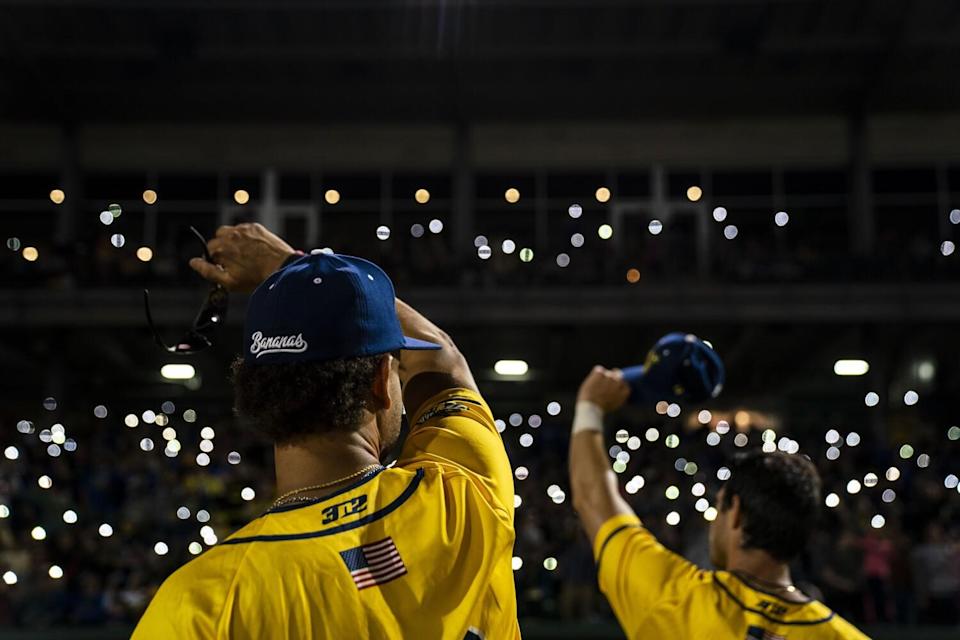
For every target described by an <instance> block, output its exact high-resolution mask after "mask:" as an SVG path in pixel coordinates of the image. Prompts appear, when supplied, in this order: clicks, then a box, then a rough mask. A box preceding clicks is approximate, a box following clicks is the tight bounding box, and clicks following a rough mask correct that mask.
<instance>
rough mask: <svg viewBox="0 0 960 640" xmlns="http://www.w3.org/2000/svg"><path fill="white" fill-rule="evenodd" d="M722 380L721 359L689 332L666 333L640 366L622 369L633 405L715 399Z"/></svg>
mask: <svg viewBox="0 0 960 640" xmlns="http://www.w3.org/2000/svg"><path fill="white" fill-rule="evenodd" d="M725 378H726V372H725V369H724V366H723V361H722V360H721V359H720V356H719V355H718V354H717V352H716V351H714V350H713V347H711V346H710V345H708V344H707V343H706V342H704V341H703V340H701V339H700V338H698V337H697V336H695V335H693V334H692V333H679V332H676V333H668V334H667V335H665V336H663V337H662V338H660V340H658V341H657V343H656V344H655V345H653V348H652V349H650V351H649V352H648V353H647V359H646V362H645V363H644V364H643V365H642V366H636V367H626V368H624V369H623V379H624V380H625V381H626V382H627V384H629V385H630V402H631V403H633V404H652V403H655V402H659V401H661V400H666V401H671V402H701V401H703V400H707V399H708V398H716V397H717V396H719V395H720V392H721V391H722V390H723V383H724V380H725Z"/></svg>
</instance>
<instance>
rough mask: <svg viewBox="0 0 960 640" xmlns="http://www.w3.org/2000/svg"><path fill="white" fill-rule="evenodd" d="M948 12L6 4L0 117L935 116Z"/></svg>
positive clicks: (942, 99)
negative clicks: (920, 113)
mask: <svg viewBox="0 0 960 640" xmlns="http://www.w3.org/2000/svg"><path fill="white" fill-rule="evenodd" d="M958 68H960V2H957V1H956V0H928V1H912V0H899V1H895V0H888V1H883V2H880V1H876V2H873V1H866V0H861V1H853V0H844V1H838V0H775V1H755V0H716V1H712V0H639V1H635V2H626V1H622V2H616V1H604V0H591V1H588V2H571V1H553V2H541V1H531V0H526V1H524V0H511V1H491V0H474V1H462V0H448V1H443V0H419V1H405V2H399V1H398V2H370V1H362V0H348V1H340V2H314V1H308V0H263V1H252V0H201V1H190V2H186V1H180V0H175V1H165V2H147V1H144V0H123V1H120V0H115V1H113V2H105V1H74V2H70V1H67V0H60V1H55V0H20V1H9V0H7V1H0V119H7V120H38V119H39V120H55V121H81V122H83V121H96V120H112V121H116V120H124V121H140V120H153V121H170V120H193V121H197V120H207V121H209V120H214V119H215V120H217V121H223V120H277V119H293V120H304V121H307V120H309V121H331V120H332V121H340V120H381V121H391V120H444V121H470V120H532V119H543V118H634V117H643V116H673V115H691V116H707V117H716V116H724V115H730V114H739V115H743V114H754V113H756V114H761V113H762V114H791V113H804V114H809V113H828V112H829V113H851V112H856V111H858V110H865V111H869V112H876V111H896V110H946V109H956V108H957V107H958V106H960V83H958V82H956V72H957V69H958Z"/></svg>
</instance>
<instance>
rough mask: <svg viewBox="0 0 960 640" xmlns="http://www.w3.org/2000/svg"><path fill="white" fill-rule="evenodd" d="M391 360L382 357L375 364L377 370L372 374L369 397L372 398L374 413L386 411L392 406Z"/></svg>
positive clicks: (385, 356) (386, 356) (387, 357)
mask: <svg viewBox="0 0 960 640" xmlns="http://www.w3.org/2000/svg"><path fill="white" fill-rule="evenodd" d="M392 361H393V358H391V357H390V356H389V355H384V356H382V357H381V358H380V360H379V362H377V369H376V371H375V372H374V374H373V385H372V386H371V387H370V395H371V396H373V400H374V402H375V406H374V407H373V409H374V410H375V411H382V410H387V409H389V408H390V407H391V405H392V404H393V403H392V401H391V400H390V375H391V373H392V371H391V366H392Z"/></svg>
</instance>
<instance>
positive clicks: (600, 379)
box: [570, 366, 866, 640]
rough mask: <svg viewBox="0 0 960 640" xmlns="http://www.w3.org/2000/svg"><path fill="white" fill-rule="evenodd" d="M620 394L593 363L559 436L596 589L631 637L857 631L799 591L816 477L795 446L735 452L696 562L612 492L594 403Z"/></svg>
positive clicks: (600, 413) (615, 404)
mask: <svg viewBox="0 0 960 640" xmlns="http://www.w3.org/2000/svg"><path fill="white" fill-rule="evenodd" d="M629 394H630V389H629V387H628V385H627V384H626V383H625V382H624V380H623V375H622V373H621V372H620V371H619V370H608V369H604V368H603V367H599V366H597V367H595V368H594V369H593V371H591V372H590V374H589V375H588V376H587V378H586V380H584V382H583V384H582V385H581V386H580V391H579V394H578V396H577V406H576V410H575V414H574V423H573V433H572V435H571V440H570V484H571V489H572V491H573V504H574V508H575V509H576V510H577V513H578V515H579V517H580V521H581V523H582V524H583V528H584V529H585V530H586V533H587V536H589V538H590V540H591V542H592V543H593V550H594V557H595V559H596V562H597V573H598V579H599V582H600V590H601V591H602V592H603V593H604V594H605V595H606V596H607V599H608V600H609V601H610V604H611V606H612V607H613V610H614V612H615V613H616V615H617V619H618V620H619V621H620V624H621V626H622V627H623V629H624V631H625V632H626V634H627V636H628V637H630V638H631V639H634V640H639V639H647V638H649V639H650V640H662V639H664V638H696V639H701V638H705V639H706V638H710V639H717V640H720V639H723V640H813V639H816V640H861V639H863V638H866V636H865V635H864V634H862V633H861V632H860V631H858V630H857V629H856V628H855V627H853V625H851V624H850V623H848V622H846V621H845V620H843V619H841V618H840V617H839V616H837V615H835V614H834V613H833V612H832V611H831V610H830V609H828V608H827V607H826V606H825V605H823V604H821V603H820V602H817V601H816V600H812V599H810V598H808V597H807V596H805V595H804V594H803V593H801V592H800V591H799V590H798V589H797V588H796V587H795V586H794V585H793V584H792V582H791V578H790V568H789V562H790V560H792V559H793V558H794V557H795V556H797V555H798V554H799V553H800V552H801V551H802V549H803V547H804V545H805V544H806V541H807V537H808V536H809V533H810V530H811V528H812V527H813V526H814V523H815V521H816V517H817V511H818V509H819V505H820V480H819V477H818V476H817V472H816V469H815V468H814V466H813V464H812V463H811V462H810V461H809V460H807V459H806V458H804V457H803V456H799V455H787V454H783V453H771V454H764V453H760V452H756V453H751V454H747V455H745V456H742V457H740V458H737V459H736V460H735V461H734V462H733V463H732V464H731V465H730V469H731V476H730V479H729V480H727V482H726V483H725V485H724V487H723V488H722V489H721V490H720V492H719V493H718V495H717V504H716V506H717V508H718V511H719V513H718V516H717V518H716V520H714V521H713V523H711V525H710V557H711V561H712V563H713V564H714V565H715V566H716V567H718V569H719V570H718V571H705V570H701V569H699V568H697V567H696V566H695V565H693V564H692V563H690V562H689V561H687V560H685V559H684V558H682V557H681V556H679V555H677V554H675V553H672V552H670V551H668V550H667V549H665V548H664V547H663V546H662V545H661V544H660V543H658V542H657V540H656V538H654V536H653V534H651V533H650V532H649V531H648V530H647V529H646V528H644V526H643V524H642V523H641V522H640V519H639V518H637V516H636V514H634V512H633V510H632V509H631V508H630V505H628V504H627V503H626V501H625V500H624V499H623V498H622V497H621V495H620V491H619V488H618V484H617V479H616V476H615V474H614V473H613V472H612V471H611V469H610V464H609V460H608V455H607V451H606V449H605V447H604V444H603V432H602V425H603V418H604V414H605V413H608V412H611V411H615V410H616V409H618V408H620V407H621V406H622V405H623V403H624V401H625V400H626V399H627V397H628V395H629Z"/></svg>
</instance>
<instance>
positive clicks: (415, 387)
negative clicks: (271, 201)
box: [190, 224, 477, 414]
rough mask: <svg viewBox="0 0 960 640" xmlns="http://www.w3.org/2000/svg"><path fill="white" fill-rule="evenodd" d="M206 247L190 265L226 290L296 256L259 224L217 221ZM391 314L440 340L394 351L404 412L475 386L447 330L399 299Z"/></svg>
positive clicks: (252, 283) (243, 286)
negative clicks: (432, 347)
mask: <svg viewBox="0 0 960 640" xmlns="http://www.w3.org/2000/svg"><path fill="white" fill-rule="evenodd" d="M207 249H208V250H209V252H210V256H211V257H212V258H213V260H214V261H215V262H216V264H211V263H209V262H207V261H206V260H204V259H203V258H194V259H192V260H191V261H190V266H191V267H193V269H194V270H195V271H197V273H199V274H200V275H201V276H203V277H204V278H206V279H207V280H209V281H211V282H216V283H219V284H221V285H223V286H224V287H225V288H226V289H227V290H228V291H237V292H244V293H249V292H251V291H253V290H254V289H256V288H257V286H258V285H259V284H260V283H261V282H263V281H264V280H266V279H267V277H268V276H269V275H270V274H272V273H273V272H274V271H276V270H277V269H279V268H280V267H282V266H283V264H284V263H285V262H286V261H287V260H289V259H291V258H294V257H296V256H297V252H296V251H294V250H293V247H291V246H290V245H289V244H287V243H286V242H284V241H283V239H281V238H280V237H279V236H277V235H276V234H274V233H272V232H271V231H270V230H268V229H267V228H266V227H264V226H263V225H261V224H238V225H236V226H224V227H220V228H219V229H217V233H216V236H215V237H214V238H213V239H211V240H210V241H209V242H208V243H207ZM397 316H398V317H399V319H400V326H401V328H402V329H403V333H404V335H406V336H409V337H411V338H419V339H421V340H427V341H430V342H435V343H437V344H440V345H442V346H443V348H442V349H440V350H436V351H401V352H400V381H401V383H402V384H403V400H404V405H405V406H406V407H407V411H408V412H409V413H411V414H414V413H416V412H417V410H418V409H420V407H422V406H423V403H424V402H426V401H427V400H429V399H430V398H431V397H432V396H434V395H436V394H437V393H440V392H441V391H443V390H445V389H452V388H465V389H470V390H472V391H476V390H477V383H476V382H475V381H474V379H473V374H471V373H470V368H469V367H468V366H467V361H466V359H464V357H463V355H462V354H461V353H460V351H459V350H458V349H457V347H456V345H455V344H454V343H453V340H451V339H450V336H448V335H447V334H446V333H444V332H443V331H441V330H440V328H438V327H437V326H436V325H435V324H433V323H432V322H430V321H429V320H427V319H426V318H425V317H423V316H422V315H421V314H420V313H418V312H417V311H416V310H414V309H413V308H412V307H410V305H408V304H406V303H404V302H402V301H400V300H397Z"/></svg>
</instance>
